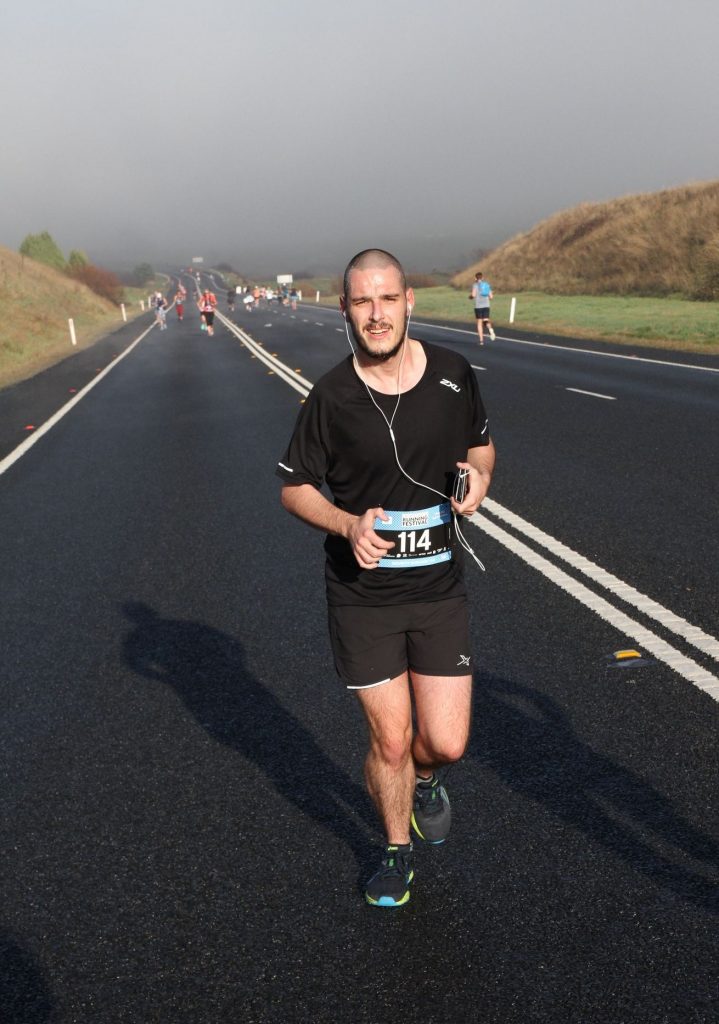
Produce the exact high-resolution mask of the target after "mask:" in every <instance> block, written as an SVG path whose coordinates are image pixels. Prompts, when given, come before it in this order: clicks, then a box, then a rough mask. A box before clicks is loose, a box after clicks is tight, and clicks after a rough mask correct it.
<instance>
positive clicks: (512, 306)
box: [509, 295, 517, 324]
mask: <svg viewBox="0 0 719 1024" xmlns="http://www.w3.org/2000/svg"><path fill="white" fill-rule="evenodd" d="M516 309H517V299H516V297H515V296H514V295H513V296H512V302H511V304H510V306H509V322H510V324H513V323H514V314H515V311H516Z"/></svg>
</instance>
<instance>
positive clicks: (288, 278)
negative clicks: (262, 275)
mask: <svg viewBox="0 0 719 1024" xmlns="http://www.w3.org/2000/svg"><path fill="white" fill-rule="evenodd" d="M277 284H292V274H278V275H277Z"/></svg>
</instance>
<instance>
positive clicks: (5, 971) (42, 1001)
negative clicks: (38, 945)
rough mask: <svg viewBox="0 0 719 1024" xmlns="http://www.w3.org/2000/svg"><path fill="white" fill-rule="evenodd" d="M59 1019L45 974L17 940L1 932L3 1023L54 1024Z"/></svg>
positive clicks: (0, 1013)
mask: <svg viewBox="0 0 719 1024" xmlns="http://www.w3.org/2000/svg"><path fill="white" fill-rule="evenodd" d="M55 1020H57V1015H56V1011H55V1008H54V1006H53V1002H52V998H51V996H50V993H49V991H48V987H47V984H46V982H45V979H44V978H43V975H42V971H41V969H40V967H39V966H38V964H37V963H36V962H35V960H34V958H33V957H32V955H31V954H30V953H28V951H27V950H26V949H24V948H23V947H22V946H21V945H20V943H19V942H18V941H17V939H15V938H14V937H12V936H10V935H8V934H7V933H6V932H0V1021H2V1022H3V1024H52V1022H53V1021H55Z"/></svg>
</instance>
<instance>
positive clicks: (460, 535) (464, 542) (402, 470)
mask: <svg viewBox="0 0 719 1024" xmlns="http://www.w3.org/2000/svg"><path fill="white" fill-rule="evenodd" d="M411 315H412V307H411V306H410V307H409V313H408V315H407V323H406V325H405V333H404V341H403V342H402V356H401V358H400V361H399V367H398V368H397V402H396V404H395V407H394V409H393V410H392V415H391V417H390V418H389V419H387V416H386V415H385V413H384V410H383V409H382V408H381V407H380V406H379V405H378V404H377V401H376V399H375V397H374V395H373V394H372V391H371V390H370V387H369V385H368V384H367V381H366V380H365V379H364V377H363V375H362V372H361V370H360V366H359V362H358V360H357V353H356V352H355V349H354V346H353V344H352V341H351V339H350V332H349V327H348V325H347V314H345V317H344V320H345V334H346V335H347V341H348V343H349V347H350V349H351V350H352V359H353V361H354V365H355V370H356V372H357V376H358V377H359V379H360V380H361V381H362V383H363V384H364V386H365V390H366V392H367V394H368V395H369V398H370V401H371V402H372V405H373V406H374V407H375V409H376V410H377V412H378V413H379V414H380V416H381V417H382V419H383V420H384V421H385V423H386V424H387V430H388V431H389V436H390V440H391V442H392V449H393V451H394V459H395V462H396V463H397V468H398V469H399V471H400V473H401V474H402V476H404V477H406V479H407V480H409V482H410V483H412V484H414V485H415V487H421V488H423V489H424V490H425V491H431V492H432V493H433V494H437V495H439V497H440V498H441V499H442V501H443V502H446V501H447V495H446V494H445V493H444V492H443V491H438V490H437V489H436V488H435V487H430V486H429V484H423V483H422V482H421V481H420V480H415V479H414V477H412V476H410V475H409V473H408V472H407V470H406V469H405V468H404V466H403V465H402V463H401V462H400V461H399V453H398V451H397V440H396V438H395V436H394V430H393V429H392V424H393V423H394V419H395V416H396V415H397V410H398V409H399V402H400V398H401V397H402V390H401V380H402V364H403V362H404V354H405V351H406V347H407V332H408V331H409V321H410V317H411ZM452 519H453V520H454V529H455V532H456V534H457V539H458V540H459V543H460V546H461V547H462V548H464V550H465V551H466V552H467V553H468V554H470V555H471V556H472V558H473V559H474V561H475V562H476V563H477V565H478V566H479V568H480V569H481V570H482V572H486V569H485V567H484V565H483V564H482V563H481V562H480V560H479V558H477V556H476V554H475V553H474V551H473V550H472V548H471V546H470V545H469V543H468V542H467V540H466V539H465V536H464V534H463V533H462V530H461V529H460V526H459V516H458V515H457V513H456V512H455V511H454V509H453V510H452Z"/></svg>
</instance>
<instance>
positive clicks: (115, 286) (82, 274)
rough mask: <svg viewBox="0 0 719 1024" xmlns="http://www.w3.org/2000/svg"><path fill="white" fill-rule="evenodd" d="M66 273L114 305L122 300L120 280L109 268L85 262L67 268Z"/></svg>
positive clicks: (117, 304) (122, 293) (122, 292)
mask: <svg viewBox="0 0 719 1024" xmlns="http://www.w3.org/2000/svg"><path fill="white" fill-rule="evenodd" d="M68 274H69V275H70V277H73V278H75V280H76V281H81V282H82V283H83V284H86V285H87V287H88V288H91V289H92V291H94V292H95V294H96V295H100V296H101V297H102V298H103V299H107V300H108V301H109V302H112V303H113V304H114V305H115V306H119V305H120V303H121V302H122V300H123V295H124V291H123V287H122V282H121V281H120V279H119V277H118V276H117V274H113V273H112V271H110V270H105V269H104V268H103V267H96V266H94V265H93V264H92V263H86V264H84V265H82V266H77V267H74V268H72V269H70V270H68Z"/></svg>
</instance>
